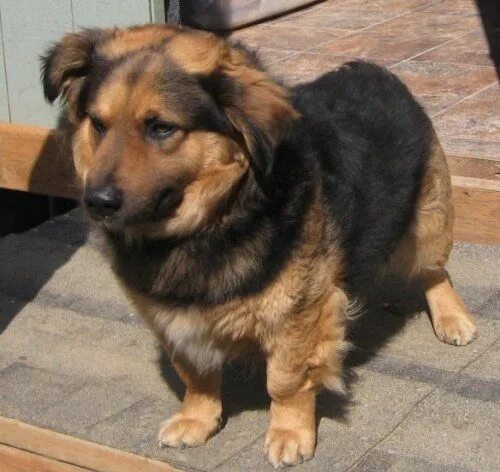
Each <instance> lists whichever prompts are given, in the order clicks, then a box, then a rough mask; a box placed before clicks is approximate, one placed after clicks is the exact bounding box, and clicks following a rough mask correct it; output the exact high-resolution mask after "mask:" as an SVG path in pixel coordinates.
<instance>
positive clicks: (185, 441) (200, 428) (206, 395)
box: [158, 357, 222, 448]
mask: <svg viewBox="0 0 500 472" xmlns="http://www.w3.org/2000/svg"><path fill="white" fill-rule="evenodd" d="M171 362H172V364H173V366H174V368H175V370H176V372H177V374H178V375H179V377H180V378H181V380H182V381H183V382H184V384H185V386H186V392H185V394H184V399H183V402H182V407H181V409H180V411H179V412H178V413H176V414H175V415H174V416H172V417H171V418H170V419H168V420H167V421H165V423H163V425H162V427H161V429H160V433H159V436H158V439H159V441H160V445H162V446H169V447H181V448H182V447H186V446H187V447H194V446H200V445H202V444H204V443H205V442H206V441H207V440H208V439H209V438H210V437H211V436H213V435H214V434H215V433H217V431H218V430H219V429H220V422H221V414H222V402H221V396H220V392H221V383H222V372H221V370H215V371H212V372H209V373H206V374H199V373H198V372H197V371H196V369H195V368H194V367H193V366H191V365H189V363H188V362H186V361H184V360H183V359H179V358H177V357H176V358H174V359H172V357H171Z"/></svg>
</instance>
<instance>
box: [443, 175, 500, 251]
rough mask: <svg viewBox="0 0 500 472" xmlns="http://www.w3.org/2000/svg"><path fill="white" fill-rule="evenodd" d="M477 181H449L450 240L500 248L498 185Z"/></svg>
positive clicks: (499, 192) (499, 197) (499, 195)
mask: <svg viewBox="0 0 500 472" xmlns="http://www.w3.org/2000/svg"><path fill="white" fill-rule="evenodd" d="M478 180H481V179H463V178H461V179H458V180H457V179H455V178H453V181H454V185H453V187H452V195H453V206H454V208H455V224H454V229H453V232H454V239H455V241H465V242H471V243H480V244H493V245H500V189H499V188H497V186H498V184H500V182H491V181H478Z"/></svg>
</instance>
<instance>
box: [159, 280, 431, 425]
mask: <svg viewBox="0 0 500 472" xmlns="http://www.w3.org/2000/svg"><path fill="white" fill-rule="evenodd" d="M360 296H362V297H363V298H364V299H365V300H366V304H365V311H364V312H363V314H362V315H361V316H360V317H359V318H357V319H356V320H354V321H351V322H350V324H349V325H348V336H347V337H348V340H349V341H350V342H351V343H352V345H353V349H352V350H351V351H350V352H349V353H348V354H347V356H346V358H345V361H344V367H345V374H344V381H345V384H346V391H347V393H346V395H340V394H336V393H333V392H327V391H323V392H322V393H320V394H319V396H318V403H317V416H318V424H319V421H320V420H321V418H331V419H335V420H337V421H341V422H345V421H346V420H347V415H348V412H349V409H350V408H351V407H352V390H353V388H354V386H355V384H356V382H357V375H356V373H355V368H356V367H359V366H362V365H363V364H365V363H367V362H369V361H370V360H371V359H372V358H373V357H374V356H375V355H376V354H377V352H378V350H379V349H380V348H382V347H383V346H384V345H385V344H386V343H387V342H388V341H389V340H390V339H391V338H392V337H393V336H394V335H396V334H397V333H398V332H399V331H400V330H401V329H402V328H403V327H404V326H405V324H406V322H407V321H408V320H409V319H410V318H412V317H413V316H414V315H415V314H416V313H419V312H422V311H427V310H428V307H427V304H426V302H425V298H424V296H423V293H422V291H421V289H420V287H419V286H418V284H417V283H409V282H407V281H403V280H400V279H398V278H396V277H388V278H386V279H385V280H384V281H383V282H381V283H379V284H378V285H376V286H373V287H370V288H369V289H368V290H367V291H366V292H365V293H363V294H362V295H360ZM429 329H432V328H431V324H430V321H429ZM159 363H160V367H161V372H162V375H163V378H164V379H165V380H166V382H167V383H168V385H169V386H170V388H171V390H172V391H173V392H174V393H175V395H176V396H177V398H178V399H179V400H181V399H182V397H183V394H184V386H183V384H182V382H181V381H180V379H179V378H178V376H177V374H176V373H175V371H174V369H173V367H172V365H171V364H170V362H169V360H168V356H167V355H166V354H165V353H164V352H163V351H162V352H161V354H160V359H159ZM269 403H270V398H269V396H268V395H267V392H266V374H265V366H264V365H263V364H259V365H249V364H244V363H234V364H231V365H229V366H227V367H226V368H225V370H224V385H223V405H224V415H225V420H224V424H225V422H226V420H227V418H230V417H231V416H236V415H237V414H239V413H241V412H243V411H247V410H262V409H268V408H269Z"/></svg>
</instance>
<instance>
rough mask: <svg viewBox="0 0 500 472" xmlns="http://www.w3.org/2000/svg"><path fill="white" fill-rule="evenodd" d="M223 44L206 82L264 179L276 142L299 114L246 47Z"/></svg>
mask: <svg viewBox="0 0 500 472" xmlns="http://www.w3.org/2000/svg"><path fill="white" fill-rule="evenodd" d="M225 46H226V47H223V48H222V51H221V53H220V56H219V60H218V64H217V68H216V69H215V70H214V72H212V74H210V75H209V76H208V77H207V78H206V80H205V85H207V84H208V88H209V89H210V90H209V91H210V92H211V94H212V96H214V98H215V100H216V101H217V103H218V104H219V106H220V107H221V108H222V109H223V111H224V113H225V115H226V117H227V119H228V120H229V122H230V123H231V125H232V127H233V128H234V129H235V130H236V131H237V132H238V133H239V135H240V136H241V138H242V139H243V141H244V144H245V146H246V148H247V151H248V154H249V157H250V164H251V166H252V168H253V170H254V172H255V174H256V175H257V178H258V179H265V178H266V177H267V176H268V175H269V174H270V173H271V169H272V166H273V158H274V151H275V148H276V146H277V144H278V143H279V142H280V141H281V140H282V139H283V138H284V137H285V135H286V134H287V132H288V131H289V129H290V126H291V124H292V121H293V120H294V119H296V118H298V117H299V114H298V113H297V112H296V111H295V109H294V108H293V106H292V105H291V103H290V102H289V100H288V92H287V90H286V89H285V88H284V87H282V86H281V85H279V84H278V83H276V82H274V81H273V80H272V79H271V78H270V77H269V76H268V75H267V74H266V73H265V72H264V71H263V70H261V69H260V68H259V66H258V65H257V64H256V63H255V61H254V59H253V58H252V56H251V55H250V54H249V53H248V52H247V51H245V50H244V49H242V48H240V47H238V46H236V47H234V46H230V45H229V44H226V45H225Z"/></svg>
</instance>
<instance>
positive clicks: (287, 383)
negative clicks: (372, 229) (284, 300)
mask: <svg viewBox="0 0 500 472" xmlns="http://www.w3.org/2000/svg"><path fill="white" fill-rule="evenodd" d="M346 308H347V297H346V295H345V294H344V292H343V291H342V290H339V289H334V290H332V291H331V292H330V293H325V296H324V297H323V298H322V299H321V300H319V301H318V302H317V303H315V304H314V305H311V306H310V307H309V308H308V309H307V310H306V311H304V312H301V313H296V314H295V315H294V316H292V317H291V319H290V320H288V322H285V323H284V326H283V327H282V329H281V330H279V332H277V333H276V335H275V336H274V341H273V342H272V343H271V345H269V348H268V357H267V389H268V392H269V395H270V396H271V399H272V402H271V421H270V425H269V430H268V432H267V436H266V440H265V450H266V454H267V457H268V459H269V461H270V462H271V463H272V464H273V465H274V466H275V467H279V466H286V465H295V464H299V463H301V462H302V461H304V460H308V459H311V458H312V457H313V456H314V449H315V447H316V412H315V409H316V392H317V390H318V389H320V388H322V387H326V388H328V389H333V390H341V389H342V385H343V383H342V380H341V378H342V358H343V353H344V351H345V347H346V343H345V341H344V326H343V321H344V318H345V311H346Z"/></svg>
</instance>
